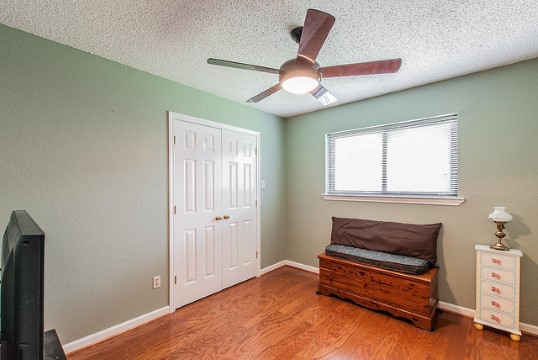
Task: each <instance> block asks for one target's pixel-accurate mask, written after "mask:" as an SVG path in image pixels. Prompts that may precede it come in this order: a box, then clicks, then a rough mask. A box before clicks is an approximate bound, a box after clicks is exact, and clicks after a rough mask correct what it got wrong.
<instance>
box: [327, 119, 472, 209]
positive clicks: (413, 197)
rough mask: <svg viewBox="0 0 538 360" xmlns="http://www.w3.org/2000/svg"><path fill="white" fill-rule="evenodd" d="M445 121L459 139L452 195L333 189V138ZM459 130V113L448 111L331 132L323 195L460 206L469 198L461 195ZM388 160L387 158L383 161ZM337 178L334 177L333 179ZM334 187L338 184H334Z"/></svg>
mask: <svg viewBox="0 0 538 360" xmlns="http://www.w3.org/2000/svg"><path fill="white" fill-rule="evenodd" d="M443 122H449V123H451V126H452V130H451V131H452V132H453V135H455V136H456V138H455V139H452V141H451V147H452V159H453V160H452V162H453V165H454V166H453V167H452V169H451V170H452V171H451V188H452V193H451V194H426V193H424V194H420V193H401V194H396V193H390V192H388V191H386V189H384V190H383V191H381V192H370V193H369V192H355V191H335V190H332V189H331V188H330V187H331V183H332V182H331V176H334V173H331V172H330V171H334V169H332V170H331V168H332V167H333V166H334V165H333V164H331V163H330V161H331V159H330V152H331V151H334V149H332V148H331V146H332V145H331V144H332V143H331V141H334V139H338V138H344V137H347V136H353V135H355V134H357V135H358V134H367V133H372V132H377V133H388V132H390V131H391V130H396V129H400V128H412V127H417V126H418V127H420V126H428V125H431V124H435V123H443ZM457 129H458V123H457V114H448V115H440V116H435V117H429V118H423V119H416V120H410V121H404V122H401V123H395V124H386V125H379V126H373V127H368V128H362V129H353V130H346V131H340V132H335V133H329V134H326V136H325V148H326V150H325V155H326V159H325V193H324V194H322V198H323V199H325V200H337V201H367V202H383V203H407V204H430V205H453V206H457V205H460V204H461V203H463V202H464V201H465V199H464V198H462V197H459V196H458V193H457V192H458V183H457V181H458V173H457V168H458V145H457V144H458V143H457V141H458V140H457ZM385 161H386V160H385V159H383V162H385ZM333 180H334V179H333ZM333 186H334V185H333Z"/></svg>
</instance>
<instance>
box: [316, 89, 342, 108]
mask: <svg viewBox="0 0 538 360" xmlns="http://www.w3.org/2000/svg"><path fill="white" fill-rule="evenodd" d="M310 94H312V96H314V97H315V98H316V99H317V100H318V101H319V102H320V103H322V104H323V106H327V105H329V104H332V103H333V102H335V101H337V100H338V99H337V98H336V96H334V95H333V94H331V93H330V91H329V90H327V89H326V88H325V87H324V86H323V85H321V84H319V85H318V87H317V88H315V89H314V90H312V91H311V92H310Z"/></svg>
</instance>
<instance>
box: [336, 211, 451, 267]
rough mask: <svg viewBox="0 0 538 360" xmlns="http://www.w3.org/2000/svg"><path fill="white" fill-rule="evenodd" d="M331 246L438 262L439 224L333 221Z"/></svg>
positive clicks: (338, 219) (342, 219)
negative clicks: (351, 247)
mask: <svg viewBox="0 0 538 360" xmlns="http://www.w3.org/2000/svg"><path fill="white" fill-rule="evenodd" d="M332 220H333V227H332V233H331V244H337V245H346V246H353V247H356V248H359V249H367V250H375V251H382V252H386V253H390V254H397V255H406V256H412V257H416V258H419V259H424V260H427V261H429V262H430V263H431V264H432V265H435V263H436V262H437V235H439V230H440V228H441V225H442V224H441V223H438V224H428V225H416V224H403V223H397V222H388V221H375V220H363V219H347V218H337V217H333V218H332Z"/></svg>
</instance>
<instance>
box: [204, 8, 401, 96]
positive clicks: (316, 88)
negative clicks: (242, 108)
mask: <svg viewBox="0 0 538 360" xmlns="http://www.w3.org/2000/svg"><path fill="white" fill-rule="evenodd" d="M334 21H335V18H334V16H332V15H330V14H327V13H325V12H323V11H319V10H314V9H308V11H307V12H306V18H305V21H304V26H303V27H302V28H300V27H299V28H295V29H293V30H292V31H291V35H292V37H293V38H294V39H295V41H296V42H298V43H299V51H298V52H297V58H295V59H291V60H288V61H286V62H285V63H284V64H282V66H281V67H280V69H274V68H270V67H265V66H258V65H250V64H243V63H238V62H233V61H227V60H219V59H213V58H209V59H207V63H208V64H211V65H220V66H228V67H232V68H238V69H244V70H253V71H261V72H267V73H273V74H278V76H279V80H278V84H276V85H274V86H272V87H270V88H269V89H267V90H264V91H262V92H261V93H259V94H258V95H256V96H254V97H252V98H250V99H249V100H247V102H253V103H256V102H259V101H261V100H263V99H265V98H266V97H268V96H270V95H272V94H274V93H275V92H277V91H278V90H280V89H284V90H286V91H288V92H290V93H294V94H306V93H307V92H310V93H311V94H312V95H313V96H314V97H315V98H316V99H318V100H319V101H320V102H321V103H322V104H323V105H328V104H331V103H333V102H335V101H336V100H337V99H336V97H335V96H334V95H333V94H331V93H330V92H329V91H328V90H327V89H326V88H325V87H323V85H321V79H322V78H331V77H339V76H356V75H372V74H386V73H395V72H397V71H398V69H399V68H400V65H401V64H402V59H399V58H397V59H390V60H380V61H371V62H363V63H355V64H346V65H336V66H327V67H321V66H320V65H319V64H318V63H317V62H316V57H317V56H318V53H319V51H320V50H321V47H322V46H323V43H324V42H325V39H326V38H327V35H329V32H330V31H331V28H332V27H333V24H334Z"/></svg>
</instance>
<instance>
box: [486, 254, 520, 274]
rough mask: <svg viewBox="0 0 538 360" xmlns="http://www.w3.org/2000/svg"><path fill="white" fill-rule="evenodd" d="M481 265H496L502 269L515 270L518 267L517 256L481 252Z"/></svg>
mask: <svg viewBox="0 0 538 360" xmlns="http://www.w3.org/2000/svg"><path fill="white" fill-rule="evenodd" d="M480 265H484V266H495V267H500V268H502V269H507V270H514V269H515V268H516V258H515V257H513V256H506V255H502V254H490V253H487V252H482V253H480Z"/></svg>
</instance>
